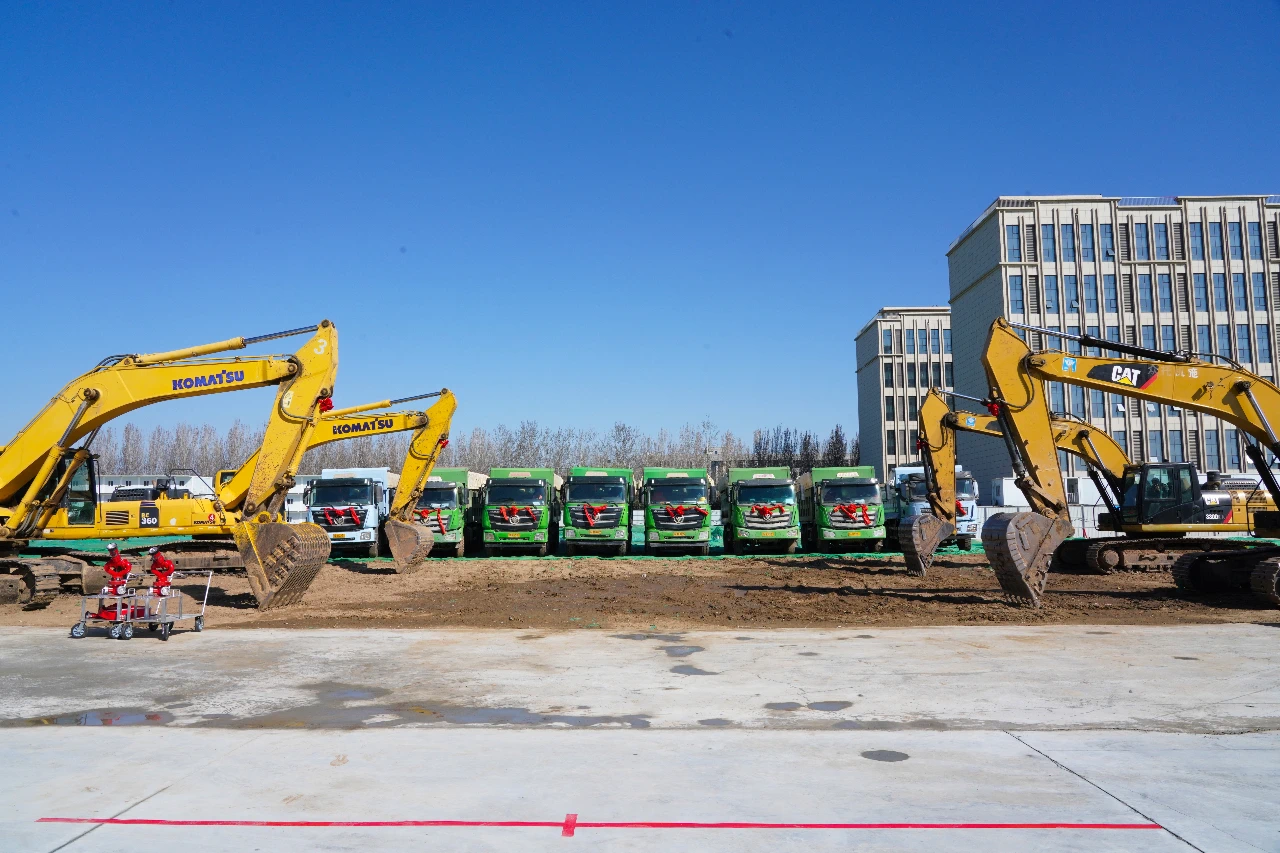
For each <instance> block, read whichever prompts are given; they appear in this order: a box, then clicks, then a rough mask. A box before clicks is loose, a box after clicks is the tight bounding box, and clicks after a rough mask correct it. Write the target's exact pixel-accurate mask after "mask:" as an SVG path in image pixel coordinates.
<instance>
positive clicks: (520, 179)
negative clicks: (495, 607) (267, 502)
mask: <svg viewBox="0 0 1280 853" xmlns="http://www.w3.org/2000/svg"><path fill="white" fill-rule="evenodd" d="M1278 60H1280V5H1278V4H1277V3H1276V2H1225V3H1203V2H1201V3H1194V4H1188V3H1180V2H1163V3H1134V4H1130V3H1088V2H1083V3H1081V2H1077V3H1071V4H1056V5H1050V4H1039V3H1030V4H1028V3H1025V2H1022V3H1016V4H1015V3H972V2H966V3H962V4H955V5H950V6H948V5H937V6H935V5H928V4H912V3H883V4H875V5H870V4H865V5H864V4H856V3H830V4H813V3H793V2H786V3H783V2H772V3H733V4H730V3H720V2H679V3H661V2H652V3H648V2H646V3H629V4H626V3H581V4H579V3H569V2H557V3H539V4H533V3H527V4H510V5H485V4H456V3H453V4H436V5H433V6H428V5H427V4H407V3H406V4H399V5H392V4H375V3H355V2H351V3H341V4H336V3H327V4H326V3H316V2H308V3H296V4H273V3H231V2H219V3H210V4H204V5H201V4H195V3H190V2H183V1H182V0H178V2H170V3H130V4H120V3H100V4H91V3H63V4H45V3H41V4H34V3H30V4H21V5H19V4H16V3H14V4H9V5H7V6H6V9H5V13H4V22H3V24H0V116H2V118H0V291H2V292H3V302H2V303H0V329H2V331H3V335H4V341H5V347H4V352H5V364H6V367H7V369H6V370H5V380H6V381H5V393H4V404H3V406H2V407H0V434H2V435H0V441H3V440H4V438H5V437H7V436H9V435H11V434H12V433H13V431H14V430H16V429H17V428H18V427H20V426H21V424H22V423H23V422H25V420H26V419H27V418H28V417H30V415H31V414H32V413H34V411H35V410H36V409H37V408H38V407H39V406H40V405H42V404H43V402H44V401H45V400H46V399H47V398H48V397H49V396H50V395H51V394H52V393H53V392H54V391H55V390H56V389H57V388H58V387H60V386H61V385H62V384H63V383H64V382H65V381H67V380H68V379H70V378H71V377H72V376H74V375H75V374H77V373H79V372H81V371H83V370H85V369H87V368H88V367H90V366H92V365H93V364H94V363H96V362H97V361H98V360H99V359H100V358H102V357H103V356H105V355H108V354H111V353H118V352H130V351H133V352H136V351H148V350H153V351H154V350H159V349H168V348H171V347H177V346H183V345H188V344H194V343H199V342H204V341H208V340H218V339H222V338H226V337H230V336H233V335H238V334H245V335H253V334H260V333H263V332H268V331H273V330H276V329H281V328H288V327H292V326H296V325H302V324H305V323H309V322H314V321H316V320H318V319H320V318H321V317H329V318H331V319H332V320H334V321H335V322H336V323H337V324H338V328H339V331H340V335H341V342H342V352H341V370H340V374H339V384H338V393H337V400H338V402H339V404H340V405H345V404H352V403H356V402H363V401H365V400H369V399H376V398H379V397H382V396H384V395H385V396H400V395H407V394H410V393H414V392H417V391H419V390H422V389H430V388H436V387H440V386H441V385H449V386H451V387H452V388H454V389H455V390H456V392H457V393H458V396H459V400H460V409H459V414H458V418H457V421H456V423H457V426H461V427H469V426H472V425H477V424H479V425H487V426H492V425H495V424H497V423H498V422H502V421H505V422H507V423H512V424H513V423H515V422H517V421H519V420H520V419H521V418H535V419H537V420H538V421H540V422H542V423H543V424H546V425H569V426H583V427H597V428H607V427H608V426H609V425H610V424H611V423H612V422H613V421H614V420H616V419H620V420H625V421H628V422H630V423H633V424H635V425H637V426H640V427H642V428H644V429H646V430H655V429H657V428H658V427H661V426H668V427H678V426H679V424H681V423H683V422H685V421H696V420H700V419H702V418H703V417H710V418H712V419H713V420H715V421H716V422H717V423H719V424H720V425H721V426H722V427H727V428H731V429H733V430H735V431H738V432H745V431H749V430H750V429H752V428H753V427H756V426H766V425H770V424H775V423H779V422H783V423H787V424H791V425H795V426H798V427H801V428H814V429H826V428H828V427H829V426H830V425H831V424H832V423H834V422H836V421H843V423H844V424H845V426H846V428H850V429H851V428H853V426H854V424H855V422H856V419H857V418H856V411H857V407H856V405H857V404H856V399H855V379H854V355H853V336H854V334H856V332H857V330H858V329H859V328H861V326H862V325H863V324H864V323H865V322H866V321H867V319H868V318H869V317H870V316H871V314H872V312H873V311H874V310H875V309H876V308H877V307H879V306H880V305H883V304H941V303H945V302H946V300H947V286H946V258H945V252H946V249H947V246H948V244H949V243H950V241H951V240H952V239H953V238H954V237H955V236H956V235H957V234H958V233H959V232H960V231H961V230H962V229H963V228H964V227H965V226H966V225H968V224H969V222H970V221H971V220H972V219H973V218H974V217H975V216H976V215H977V214H978V213H979V212H981V211H982V209H983V208H984V207H985V206H986V205H987V204H988V203H989V202H990V201H991V200H992V199H993V198H994V197H995V196H996V195H998V194H1001V193H1103V194H1108V195H1166V194H1168V195H1172V194H1194V193H1234V192H1242V193H1243V192H1248V193H1280V166H1278V159H1277V152H1278V151H1280V132H1278V131H1280V127H1278V124H1280V109H1278V107H1280V104H1278V102H1277V101H1278V97H1280V96H1278V93H1280V62H1278ZM273 351H274V350H273ZM265 408H266V402H265V400H264V399H263V396H262V392H259V393H257V394H248V393H245V394H232V395H225V396H221V397H217V398H206V399H204V400H202V401H194V402H189V403H185V404H181V405H172V404H171V405H168V406H158V407H152V408H151V409H149V410H147V411H146V412H145V413H140V416H139V417H138V420H139V421H141V422H143V423H144V424H150V423H156V422H158V421H160V420H167V419H178V418H186V419H189V420H196V421H203V420H211V421H214V422H216V423H219V424H223V425H225V424H227V423H229V422H230V421H231V420H232V419H233V418H234V417H236V416H240V417H243V418H245V419H246V420H250V421H260V420H261V419H262V418H263V416H264V414H265Z"/></svg>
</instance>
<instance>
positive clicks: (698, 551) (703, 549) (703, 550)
mask: <svg viewBox="0 0 1280 853" xmlns="http://www.w3.org/2000/svg"><path fill="white" fill-rule="evenodd" d="M693 553H694V555H695V556H698V557H706V556H709V555H710V554H711V546H710V545H699V546H698V547H697V548H694V549H693Z"/></svg>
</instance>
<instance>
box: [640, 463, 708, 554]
mask: <svg viewBox="0 0 1280 853" xmlns="http://www.w3.org/2000/svg"><path fill="white" fill-rule="evenodd" d="M641 482H642V483H643V484H644V485H643V489H642V493H641V497H640V500H641V502H642V503H643V504H644V549H645V552H646V553H663V552H665V553H673V552H685V553H693V554H696V555H698V556H701V557H705V556H707V554H708V553H710V550H711V498H712V495H713V494H714V483H713V481H712V479H711V477H710V476H708V474H707V470H706V469H705V468H645V469H644V470H643V471H642V472H641Z"/></svg>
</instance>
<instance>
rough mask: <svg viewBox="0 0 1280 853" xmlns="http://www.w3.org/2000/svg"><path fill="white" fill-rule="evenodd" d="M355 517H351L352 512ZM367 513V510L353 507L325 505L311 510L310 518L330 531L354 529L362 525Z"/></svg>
mask: <svg viewBox="0 0 1280 853" xmlns="http://www.w3.org/2000/svg"><path fill="white" fill-rule="evenodd" d="M353 512H354V513H355V518H352V517H351V515H352V513H353ZM367 514H368V510H363V509H355V508H354V507H341V508H339V507H325V508H324V509H313V510H311V520H312V521H313V522H315V523H316V524H318V525H320V526H321V527H323V528H324V529H325V530H328V531H330V532H333V531H339V532H341V531H343V530H354V529H356V528H360V527H364V519H365V516H366V515H367Z"/></svg>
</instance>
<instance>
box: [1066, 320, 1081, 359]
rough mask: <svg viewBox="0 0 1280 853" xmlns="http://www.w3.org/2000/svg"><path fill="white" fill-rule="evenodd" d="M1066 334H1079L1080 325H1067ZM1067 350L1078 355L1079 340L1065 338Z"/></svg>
mask: <svg viewBox="0 0 1280 853" xmlns="http://www.w3.org/2000/svg"><path fill="white" fill-rule="evenodd" d="M1067 334H1068V335H1079V334H1080V327H1079V326H1067ZM1067 352H1069V353H1071V354H1072V355H1079V354H1080V342H1079V341H1075V340H1072V339H1071V338H1067Z"/></svg>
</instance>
